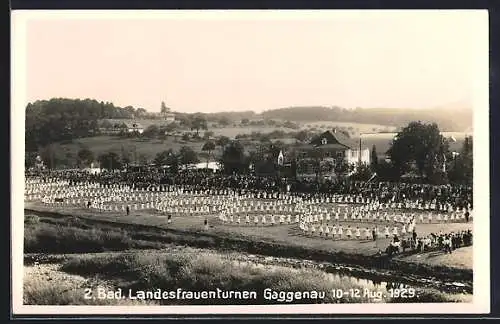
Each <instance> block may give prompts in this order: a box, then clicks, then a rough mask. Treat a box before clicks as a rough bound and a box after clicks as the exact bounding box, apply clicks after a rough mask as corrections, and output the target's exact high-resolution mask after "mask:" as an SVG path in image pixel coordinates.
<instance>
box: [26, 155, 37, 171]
mask: <svg viewBox="0 0 500 324" xmlns="http://www.w3.org/2000/svg"><path fill="white" fill-rule="evenodd" d="M37 156H38V154H37V153H36V152H28V151H26V152H24V167H25V168H26V169H29V168H32V167H34V166H36V162H37Z"/></svg>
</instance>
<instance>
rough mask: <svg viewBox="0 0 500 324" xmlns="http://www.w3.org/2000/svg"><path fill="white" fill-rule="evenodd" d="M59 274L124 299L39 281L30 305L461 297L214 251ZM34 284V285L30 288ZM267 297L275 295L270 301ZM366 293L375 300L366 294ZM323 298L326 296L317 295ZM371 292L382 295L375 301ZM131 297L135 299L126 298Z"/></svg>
mask: <svg viewBox="0 0 500 324" xmlns="http://www.w3.org/2000/svg"><path fill="white" fill-rule="evenodd" d="M60 271H61V272H63V273H68V274H72V275H78V276H81V277H87V278H89V277H90V278H92V279H93V281H94V282H99V281H100V282H101V283H104V284H101V285H99V284H97V285H94V286H93V287H92V288H91V290H92V293H93V294H94V295H93V296H98V294H97V291H98V289H99V288H102V290H103V291H112V292H116V291H118V289H121V290H122V291H123V294H124V296H123V299H90V300H88V299H85V298H84V295H85V287H88V285H85V286H82V285H79V286H75V285H73V287H67V286H68V285H66V287H65V286H64V285H63V286H61V285H53V284H52V285H51V284H50V283H47V282H46V283H44V284H40V283H41V281H33V280H31V281H30V280H28V281H25V285H24V289H25V291H24V294H25V301H26V303H28V304H38V305H40V304H44V305H48V304H51V305H68V304H70V305H81V304H86V305H92V304H95V305H98V304H101V305H141V304H142V305H152V304H160V305H229V304H245V305H265V304H277V303H278V304H280V303H283V304H311V303H374V302H375V303H376V302H386V303H387V302H392V303H400V302H463V301H466V298H467V297H466V296H464V295H450V294H444V293H441V292H439V291H437V290H433V289H424V290H417V291H418V295H417V296H416V297H414V298H411V299H395V298H390V297H389V294H388V291H387V289H386V288H385V287H383V286H374V285H373V284H372V283H368V282H365V281H360V280H358V279H356V278H353V277H348V276H346V277H339V276H335V275H332V274H329V273H326V272H323V271H320V270H315V269H293V268H288V267H280V266H263V265H261V264H255V263H251V262H239V261H234V260H231V259H229V258H227V257H226V256H224V255H221V254H219V253H214V252H207V253H203V254H200V253H199V251H198V250H195V249H190V248H186V249H184V250H182V251H177V252H172V253H170V251H168V250H164V251H161V252H160V251H141V252H119V253H102V254H97V255H93V254H89V255H75V256H71V257H69V258H66V259H65V260H62V261H61V268H60ZM34 283H37V284H34ZM179 288H180V289H181V290H182V291H184V292H202V291H217V290H220V291H226V292H229V291H239V292H243V291H247V292H254V293H255V298H249V299H248V298H247V299H239V298H224V297H222V298H221V297H218V298H206V299H203V298H198V299H196V297H195V298H189V296H184V297H182V298H181V299H177V298H168V299H160V300H154V299H153V300H151V299H141V295H140V291H156V290H158V289H160V290H161V291H177V290H178V289H179ZM266 289H268V292H269V291H271V292H277V293H278V294H277V295H275V296H273V295H272V294H271V293H267V294H266V293H265V290H266ZM351 289H354V290H356V289H358V290H359V291H360V295H359V296H358V297H355V296H349V295H345V296H335V294H334V293H333V291H336V290H337V291H338V290H341V291H349V290H351ZM305 291H307V292H311V291H316V292H318V293H319V297H318V298H314V297H310V298H297V295H296V293H297V292H305ZM365 291H370V292H371V293H372V294H373V295H367V294H365ZM321 293H324V295H321ZM375 293H379V294H380V296H378V297H376V296H375ZM130 296H133V297H135V298H138V299H130V298H129V297H130Z"/></svg>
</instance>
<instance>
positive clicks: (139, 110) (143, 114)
mask: <svg viewBox="0 0 500 324" xmlns="http://www.w3.org/2000/svg"><path fill="white" fill-rule="evenodd" d="M147 114H148V112H147V111H146V109H144V108H137V110H136V111H135V115H136V116H137V117H138V118H141V117H146V115H147Z"/></svg>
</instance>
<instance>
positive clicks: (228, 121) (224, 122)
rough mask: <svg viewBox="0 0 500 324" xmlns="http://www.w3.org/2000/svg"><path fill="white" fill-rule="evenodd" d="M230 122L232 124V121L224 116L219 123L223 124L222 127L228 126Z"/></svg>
mask: <svg viewBox="0 0 500 324" xmlns="http://www.w3.org/2000/svg"><path fill="white" fill-rule="evenodd" d="M229 124H231V121H230V120H229V119H228V118H227V117H222V118H221V119H219V125H221V126H222V127H226V126H228V125H229Z"/></svg>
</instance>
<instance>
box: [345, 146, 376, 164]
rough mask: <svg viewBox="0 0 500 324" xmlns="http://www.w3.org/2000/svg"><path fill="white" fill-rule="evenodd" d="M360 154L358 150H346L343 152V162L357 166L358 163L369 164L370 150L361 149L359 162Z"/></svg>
mask: <svg viewBox="0 0 500 324" xmlns="http://www.w3.org/2000/svg"><path fill="white" fill-rule="evenodd" d="M359 155H360V153H359V149H348V150H346V152H345V160H346V161H347V163H350V164H357V163H359V162H361V163H363V164H370V163H371V160H370V159H371V154H370V150H369V149H367V148H365V149H361V160H360V156H359Z"/></svg>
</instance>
